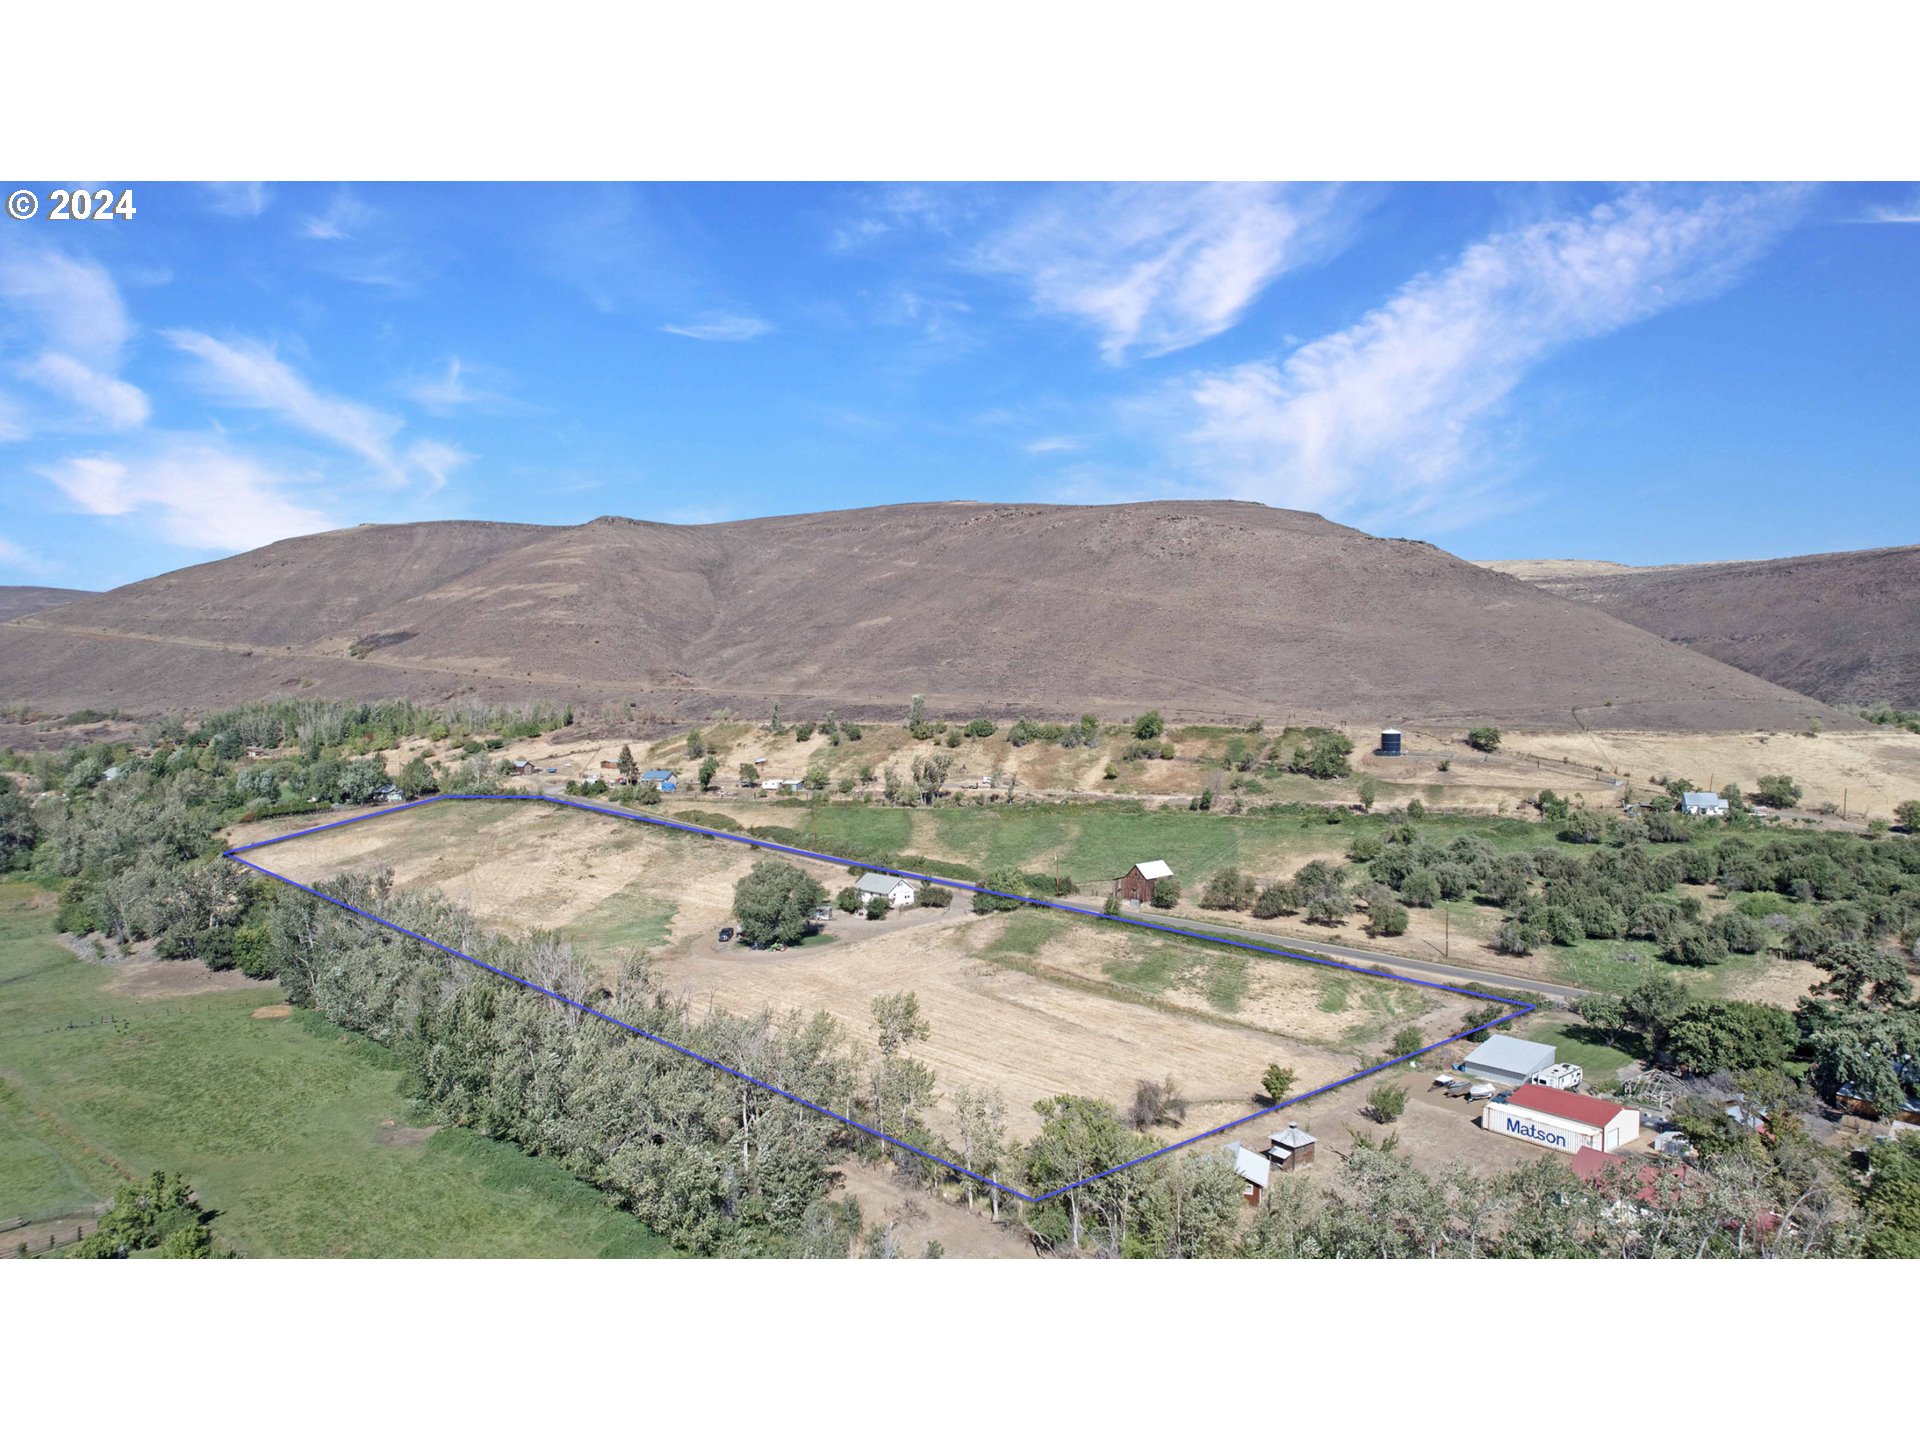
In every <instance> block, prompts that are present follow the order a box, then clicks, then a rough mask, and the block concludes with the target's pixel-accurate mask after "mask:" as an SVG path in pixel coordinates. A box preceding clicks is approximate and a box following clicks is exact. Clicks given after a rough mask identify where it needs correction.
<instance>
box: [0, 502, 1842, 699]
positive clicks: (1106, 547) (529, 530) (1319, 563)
mask: <svg viewBox="0 0 1920 1440" xmlns="http://www.w3.org/2000/svg"><path fill="white" fill-rule="evenodd" d="M289 689H292V690H296V691H301V692H305V693H311V694H339V695H350V696H362V697H367V696H378V695H389V694H406V695H414V696H419V697H422V698H433V697H441V696H448V695H454V694H460V693H474V694H478V695H481V696H483V697H487V698H495V699H514V698H522V697H527V696H534V695H540V696H548V697H551V698H554V699H563V698H564V699H581V700H594V699H602V700H604V699H625V700H632V701H635V702H637V703H639V704H641V705H643V706H646V707H648V708H651V709H655V710H659V711H662V712H665V713H676V714H681V715H688V716H693V715H700V714H704V713H705V712H706V711H707V710H709V709H711V708H713V707H715V706H716V705H733V706H735V707H736V708H750V709H751V710H752V711H753V712H755V713H758V711H760V710H762V709H764V708H765V705H766V704H767V702H768V701H769V700H770V699H772V698H781V699H783V700H791V701H793V702H796V703H807V704H812V705H818V706H828V705H832V706H837V707H839V708H840V709H841V711H842V713H845V714H858V713H864V712H867V711H870V710H879V709H884V710H885V711H887V712H895V711H897V710H898V709H899V708H900V706H901V704H902V703H903V701H904V698H905V697H906V696H907V695H908V694H910V693H913V692H915V691H918V692H922V693H924V694H926V695H927V696H928V698H929V701H930V702H931V703H932V704H933V705H934V706H936V707H937V708H938V709H940V710H943V711H959V710H972V709H987V710H992V711H995V712H997V713H1002V714H1006V713H1011V712H1014V711H1018V710H1026V711H1028V712H1030V713H1033V714H1036V715H1038V714H1062V713H1072V712H1077V711H1080V710H1083V709H1091V710H1094V711H1096V712H1098V713H1101V714H1104V715H1107V716H1109V717H1112V716H1117V715H1125V714H1130V713H1134V712H1136V711H1138V710H1140V709H1143V708H1146V707H1147V706H1150V705H1155V706H1159V707H1161V708H1163V709H1165V710H1168V711H1169V712H1171V713H1173V714H1177V715H1181V716H1186V717H1202V716H1237V717H1250V716H1254V715H1261V716H1266V717H1271V718H1273V719H1276V720H1278V719H1283V718H1285V717H1286V716H1288V715H1294V716H1302V717H1308V716H1317V717H1326V718H1334V719H1346V720H1350V721H1352V722H1353V723H1354V724H1356V725H1360V726H1366V725H1369V724H1372V723H1374V722H1376V721H1379V722H1393V721H1405V722H1414V723H1428V724H1437V725H1454V724H1463V723H1468V722H1475V721H1483V720H1484V721H1492V722H1495V723H1506V724H1516V725H1547V726H1556V727H1565V726H1568V725H1573V724H1584V723H1594V724H1600V723H1603V722H1604V724H1605V725H1606V726H1607V727H1609V728H1620V727H1623V726H1638V727H1663V728H1678V729H1729V728H1745V727H1755V728H1768V727H1776V726H1778V727H1786V726H1793V725H1798V724H1802V723H1804V722H1805V720H1806V718H1807V717H1808V716H1809V715H1810V714H1815V713H1823V711H1822V707H1820V706H1817V705H1814V704H1812V703H1811V702H1809V701H1807V700H1806V699H1804V698H1803V697H1801V696H1797V695H1793V694H1790V693H1788V692H1787V691H1784V690H1782V689H1780V688H1778V687H1776V686H1773V685H1770V684H1768V683H1766V682H1764V681H1761V680H1757V679H1755V678H1753V677H1752V676H1749V675H1746V674H1743V673H1741V672H1740V671H1738V670H1734V669H1731V668H1730V667H1727V666H1724V665H1721V664H1719V663H1718V662H1716V661H1714V660H1711V659H1709V658H1707V657H1705V656H1702V655H1697V654H1693V653H1691V652H1689V651H1687V650H1684V649H1682V648H1680V647H1678V646H1674V645H1669V644H1667V643H1665V642H1663V641H1661V640H1659V639H1657V638H1655V637H1654V636H1652V635H1649V634H1647V633H1645V632H1644V631H1641V630H1638V629H1635V628H1633V627H1632V626H1629V625H1625V624H1622V623H1620V622H1618V621H1616V620H1614V619H1612V618H1610V617H1609V616H1607V615H1605V614H1603V613H1601V612H1600V611H1599V610H1597V609H1595V608H1594V607H1591V606H1584V605H1578V604H1573V603H1570V602H1568V601H1565V600H1562V599H1559V598H1557V597H1555V596H1553V595H1549V594H1546V593H1544V592H1543V591H1541V590H1539V589H1537V588H1535V587H1534V586H1531V585H1528V584H1525V583H1523V582H1521V581H1518V580H1513V579H1509V578H1507V577H1506V576H1503V575H1498V574H1494V573H1491V572H1490V571H1487V570H1485V569H1482V568H1480V567H1477V566H1474V565H1471V564H1469V563H1468V562H1466V561H1463V560H1460V559H1457V558H1456V557H1454V556H1452V555H1449V554H1447V553H1446V552H1445V551H1442V550H1438V549H1435V548H1434V547H1433V546H1431V545H1427V544H1424V543H1421V542H1416V541H1406V540H1383V539H1377V538H1375V537H1373V536H1370V535H1365V534H1362V533H1360V532H1359V531H1357V530H1350V529H1347V528H1346V527H1344V526H1340V525H1334V524H1331V523H1329V522H1328V521H1326V520H1323V519H1321V518H1320V517H1318V516H1315V515H1308V514H1304V513H1301V512H1297V511H1288V510H1271V509H1267V508H1266V507H1264V506H1260V505H1254V504H1246V503H1241V502H1230V501H1206V502H1173V501H1167V502H1156V503H1152V504H1141V505H1113V506H1045V505H980V504H960V503H954V504H931V505H895V506H883V507H879V508H876V509H871V510H855V511H843V512H837V513H831V514H820V515H797V516H782V517H775V518H768V519H757V520H743V521H735V522H730V523H727V524H720V525H699V526H673V525H658V524H651V523H646V522H641V521H633V520H621V519H610V518H609V519H600V520H595V521H593V522H591V523H589V524H586V525H581V526H576V527H569V528H547V527H540V526H525V525H485V524H474V523H446V524H425V525H400V526H367V527H361V528H359V529H355V530H344V531H334V532H332V533H329V534H325V535H314V536H308V537H305V538H302V539H299V540H290V541H284V542H282V543H280V544H277V545H270V546H267V547H266V548H264V549H262V550H258V551H254V552H251V553H249V554H245V555H238V556H235V557H233V558H231V559H227V560H219V561H215V562H213V563H211V564H207V565H199V566H195V567H193V568H191V569H187V570H181V571H177V572H175V573H173V574H171V575H165V576H161V577H159V578H158V579H155V580H149V581H144V582H142V583H140V584H137V585H129V586H126V587H124V588H122V589H120V590H116V591H113V592H111V593H109V594H106V595H102V596H97V597H94V598H91V599H87V600H82V601H76V602H75V603H73V604H72V605H69V606H66V607H63V608H62V609H61V610H60V611H58V612H56V613H55V614H53V615H50V616H47V617H43V618H37V619H36V618H33V617H29V618H27V619H24V620H20V621H17V622H14V623H11V624H8V625H6V626H4V627H0V699H8V700H25V701H29V702H32V703H35V704H40V705H44V706H47V707H49V708H71V707H73V706H76V705H83V704H91V705H95V706H104V705H117V706H120V707H121V708H124V709H127V710H151V709H154V708H158V707H164V706H178V705H186V706H201V707H204V706H209V705H216V704H225V703H229V702H233V701H237V700H240V699H243V698H246V697H249V696H256V695H262V694H268V693H276V692H285V691H287V690H289ZM1609 702H1611V704H1609ZM789 713H793V712H792V711H791V709H790V710H789ZM1824 718H1826V719H1827V721H1828V723H1830V724H1834V723H1844V717H1841V716H1837V715H1832V714H1825V715H1824Z"/></svg>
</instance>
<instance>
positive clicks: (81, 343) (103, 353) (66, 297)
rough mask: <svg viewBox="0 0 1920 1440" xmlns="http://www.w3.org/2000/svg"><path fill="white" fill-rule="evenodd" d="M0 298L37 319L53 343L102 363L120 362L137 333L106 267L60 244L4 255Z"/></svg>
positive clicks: (104, 365) (53, 346) (51, 345)
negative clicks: (77, 256) (70, 252)
mask: <svg viewBox="0 0 1920 1440" xmlns="http://www.w3.org/2000/svg"><path fill="white" fill-rule="evenodd" d="M0 298H4V299H5V300H6V301H7V302H8V303H9V304H10V305H11V306H12V307H13V308H14V309H15V310H17V311H19V312H20V313H22V314H24V315H25V316H27V317H28V318H29V319H31V320H32V321H33V322H34V324H35V325H36V327H37V328H38V329H39V331H40V333H41V334H42V335H44V336H45V337H46V341H47V347H48V348H49V349H52V350H58V351H63V352H65V353H66V354H69V355H75V356H79V357H80V358H82V359H84V360H87V361H89V362H90V363H92V364H94V365H96V366H100V367H102V368H116V369H117V368H118V366H119V364H120V355H121V351H122V350H123V349H124V348H125V346H126V344H127V342H128V340H130V339H131V338H132V336H133V322H132V321H131V320H130V319H129V318H128V317H127V307H126V306H125V305H124V304H123V303H122V302H121V299H120V287H119V286H117V285H115V284H114V283H113V277H112V276H111V275H109V274H108V273H107V270H106V267H105V266H102V265H98V264H95V263H94V262H93V261H91V260H76V259H74V258H73V257H72V256H69V255H63V254H61V253H60V252H59V251H57V250H37V251H25V252H19V253H13V254H5V255H0Z"/></svg>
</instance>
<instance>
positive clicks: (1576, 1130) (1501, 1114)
mask: <svg viewBox="0 0 1920 1440" xmlns="http://www.w3.org/2000/svg"><path fill="white" fill-rule="evenodd" d="M1480 1123H1481V1125H1482V1126H1483V1127H1484V1128H1486V1129H1488V1130H1491V1131H1493V1133H1494V1134H1496V1135H1505V1136H1507V1137H1508V1138H1509V1139H1512V1140H1526V1141H1530V1142H1531V1143H1533V1144H1535V1145H1541V1146H1544V1147H1546V1148H1547V1149H1549V1150H1558V1151H1559V1152H1560V1153H1561V1154H1563V1155H1571V1154H1573V1153H1574V1152H1575V1151H1577V1150H1580V1149H1583V1148H1585V1147H1587V1146H1595V1147H1597V1146H1598V1145H1599V1144H1600V1132H1599V1131H1597V1130H1595V1129H1593V1128H1592V1127H1591V1126H1587V1125H1578V1124H1575V1123H1573V1122H1571V1121H1567V1120H1556V1119H1551V1118H1549V1117H1548V1116H1545V1115H1541V1114H1539V1113H1537V1112H1536V1111H1532V1110H1517V1109H1515V1108H1513V1107H1512V1106H1510V1105H1488V1106H1487V1108H1486V1111H1485V1113H1484V1114H1483V1115H1482V1117H1481V1120H1480Z"/></svg>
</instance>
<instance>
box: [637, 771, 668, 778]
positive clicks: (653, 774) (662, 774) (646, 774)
mask: <svg viewBox="0 0 1920 1440" xmlns="http://www.w3.org/2000/svg"><path fill="white" fill-rule="evenodd" d="M640 778H641V779H642V780H671V779H673V771H671V770H642V771H641V772H640Z"/></svg>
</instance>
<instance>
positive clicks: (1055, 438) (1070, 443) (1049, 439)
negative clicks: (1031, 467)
mask: <svg viewBox="0 0 1920 1440" xmlns="http://www.w3.org/2000/svg"><path fill="white" fill-rule="evenodd" d="M1020 448H1021V449H1022V450H1024V451H1026V452H1027V454H1029V455H1061V454H1066V453H1068V452H1070V451H1074V450H1084V449H1086V448H1087V442H1086V441H1084V440H1082V439H1080V438H1078V437H1077V436H1073V435H1043V436H1041V437H1040V438H1039V439H1038V440H1029V441H1027V443H1026V444H1024V445H1022V446H1021V447H1020Z"/></svg>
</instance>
